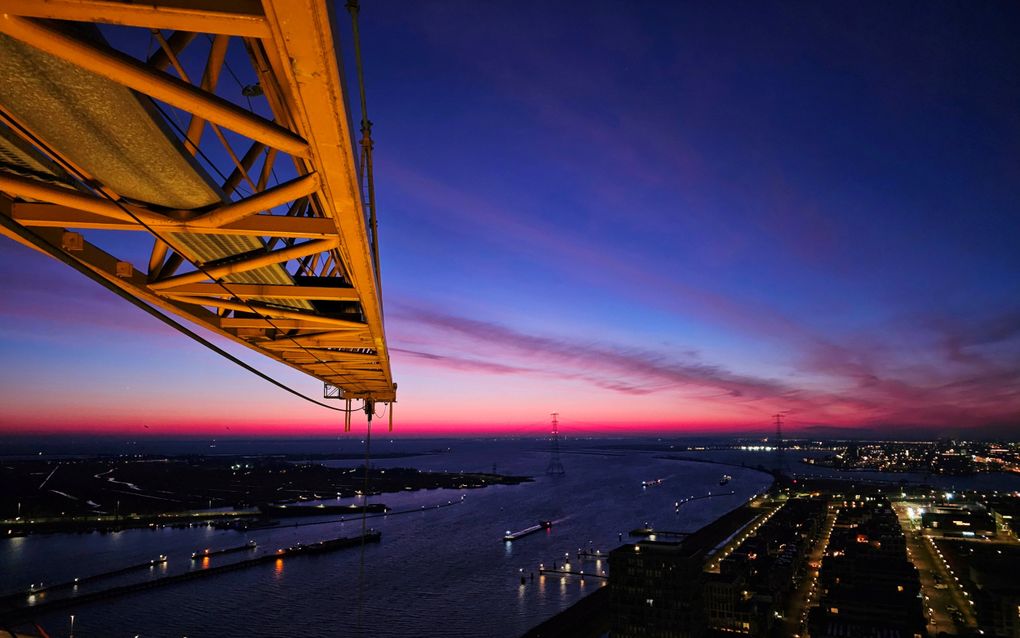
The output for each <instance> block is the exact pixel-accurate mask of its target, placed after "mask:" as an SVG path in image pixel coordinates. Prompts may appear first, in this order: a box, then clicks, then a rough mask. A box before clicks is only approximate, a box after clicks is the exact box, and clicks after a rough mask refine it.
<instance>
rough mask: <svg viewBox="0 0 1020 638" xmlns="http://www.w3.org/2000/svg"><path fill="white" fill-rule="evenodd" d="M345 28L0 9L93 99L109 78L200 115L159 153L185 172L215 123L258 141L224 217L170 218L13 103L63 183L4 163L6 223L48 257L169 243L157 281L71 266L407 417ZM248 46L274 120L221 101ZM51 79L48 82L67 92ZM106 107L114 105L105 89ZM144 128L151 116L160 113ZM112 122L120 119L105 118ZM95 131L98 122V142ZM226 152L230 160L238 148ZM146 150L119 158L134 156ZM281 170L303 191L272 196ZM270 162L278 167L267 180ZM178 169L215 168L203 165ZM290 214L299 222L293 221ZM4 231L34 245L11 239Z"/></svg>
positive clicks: (188, 9) (21, 2)
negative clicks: (374, 238)
mask: <svg viewBox="0 0 1020 638" xmlns="http://www.w3.org/2000/svg"><path fill="white" fill-rule="evenodd" d="M39 18H45V19H50V20H58V21H59V20H66V21H73V22H86V23H95V24H114V25H124V26H127V27H138V28H145V29H160V30H168V29H170V30H176V31H177V33H174V34H171V35H170V36H169V41H168V42H169V46H168V47H166V48H164V49H163V50H161V51H160V52H159V54H158V55H155V56H153V58H152V59H153V60H154V62H153V63H152V64H148V63H147V62H146V61H144V60H138V59H135V58H133V57H131V56H129V55H127V54H125V53H123V52H120V51H117V50H115V49H114V48H113V47H110V46H109V45H107V44H106V43H105V42H103V41H102V38H101V37H100V38H98V39H89V38H82V37H79V36H78V35H77V34H76V33H75V32H74V31H73V30H69V29H68V30H65V29H63V28H62V27H61V26H60V25H61V24H62V23H60V22H47V23H44V22H40V21H38V20H37V19H39ZM333 29H334V27H333V24H332V21H331V15H330V6H329V4H328V3H327V2H326V1H325V0H263V1H262V2H258V1H255V0H227V1H219V0H217V1H213V0H205V1H203V0H162V1H159V0H156V1H152V2H146V3H137V4H136V3H131V2H120V1H115V0H47V1H45V2H37V1H34V0H0V34H4V36H5V37H8V38H13V39H14V40H17V41H18V42H20V43H21V45H19V46H25V45H28V46H30V47H32V48H33V49H32V50H37V53H36V54H35V55H38V56H42V59H45V60H50V59H52V60H54V63H53V68H60V67H59V64H63V65H66V64H68V63H70V64H73V65H75V66H76V67H78V68H80V69H81V72H80V74H78V76H77V77H76V78H75V79H74V82H77V83H78V84H79V85H80V84H81V83H83V82H84V83H86V84H87V82H88V81H89V78H97V80H96V82H97V83H98V82H100V80H99V79H98V78H101V79H102V80H101V81H102V82H113V83H115V84H116V85H119V86H123V87H125V88H127V89H130V90H131V91H133V92H134V93H133V94H128V93H125V94H124V95H138V96H140V99H142V100H148V99H151V100H153V101H154V102H153V103H154V104H156V105H158V103H160V102H161V103H165V104H168V105H171V106H173V107H175V108H176V109H179V110H180V111H181V112H185V113H187V114H190V117H191V122H190V124H188V126H187V131H186V132H185V131H179V134H178V135H177V136H176V137H175V136H174V134H172V133H167V135H169V136H170V140H169V141H170V146H169V147H167V144H166V140H164V141H163V142H162V143H161V145H160V144H155V143H154V144H153V145H152V148H179V149H180V153H181V155H182V156H186V155H185V154H186V153H187V154H194V153H195V151H196V149H197V147H198V144H199V139H200V137H201V130H202V127H203V123H205V122H208V123H211V124H214V125H218V126H223V127H225V128H227V129H230V130H231V131H233V132H234V133H236V134H238V135H240V136H243V137H244V138H246V139H247V140H248V143H249V147H248V149H247V151H245V152H243V153H242V152H238V153H237V154H236V155H235V154H234V152H233V150H232V149H230V148H229V146H227V147H226V149H225V150H226V154H227V155H229V156H230V157H231V158H232V160H233V164H229V163H228V165H227V166H226V167H225V168H226V172H229V173H230V175H229V177H227V178H226V179H225V180H223V182H222V184H218V185H214V187H215V188H218V189H219V192H220V193H221V195H220V196H221V197H222V201H221V203H219V204H214V205H209V206H202V207H200V208H195V209H191V210H185V209H168V208H166V207H164V206H160V205H159V204H158V203H154V202H146V201H139V200H138V199H132V200H127V199H124V198H122V197H121V196H119V195H117V194H116V193H115V192H114V189H112V188H110V187H109V186H108V185H106V184H104V180H103V174H102V167H100V168H99V169H98V170H97V169H96V168H95V167H93V168H92V169H91V171H90V173H88V174H85V173H84V172H83V171H82V170H81V169H80V168H79V166H80V162H78V161H76V160H75V158H79V159H80V157H81V153H82V152H83V150H82V147H81V145H80V144H77V143H73V144H74V145H73V147H72V146H69V144H72V142H70V140H65V139H62V138H61V137H60V135H59V134H56V133H53V132H50V133H48V135H47V136H40V135H39V134H38V132H36V131H33V130H32V127H31V125H28V124H26V122H29V121H39V122H43V123H45V120H39V119H38V118H31V117H29V118H26V117H24V116H23V114H19V112H18V110H19V109H24V108H25V106H24V105H25V104H27V103H31V102H32V100H31V99H29V100H24V99H22V100H21V101H19V102H17V103H13V102H12V103H7V102H6V101H5V98H4V95H3V94H0V133H4V132H6V134H10V133H12V132H13V134H14V135H16V136H18V137H20V138H22V141H23V142H25V143H27V144H28V146H30V147H31V148H30V150H29V151H25V152H24V157H22V158H21V159H23V160H25V161H23V162H21V163H20V164H18V166H31V167H38V166H44V165H45V166H52V167H54V168H52V169H48V173H45V172H40V171H39V170H34V169H33V170H27V169H20V168H18V167H17V166H15V167H14V168H9V167H8V165H7V164H5V163H2V162H0V215H6V216H7V217H9V218H10V219H12V220H14V221H15V222H17V223H19V224H21V225H22V226H25V227H31V228H32V229H33V231H34V233H35V236H37V237H39V238H40V241H44V242H46V244H48V245H55V246H63V245H65V242H64V239H65V237H66V235H65V234H66V233H67V232H68V231H74V232H80V233H87V232H89V231H92V230H95V229H100V230H125V231H134V233H132V234H131V236H136V235H137V234H138V233H142V234H141V235H138V236H139V237H143V236H144V235H145V234H146V233H147V231H151V233H152V234H153V235H154V237H153V238H152V240H151V241H150V244H151V247H152V250H151V252H152V255H151V257H150V258H149V260H148V263H146V264H143V265H144V266H146V267H143V268H138V265H134V267H133V268H127V267H126V262H124V261H123V260H120V259H118V258H116V257H115V256H113V255H111V254H109V253H107V252H105V251H103V250H102V249H100V248H99V247H97V246H96V245H95V244H94V243H92V242H90V241H88V239H87V237H86V240H85V241H84V242H82V244H81V247H80V249H79V250H74V251H73V252H70V253H69V254H70V255H72V256H73V257H74V258H75V259H77V260H79V261H80V262H81V263H83V264H85V265H86V266H87V267H88V268H89V269H91V270H92V271H93V272H95V273H97V274H100V275H101V276H102V277H103V278H104V279H106V280H107V281H109V282H111V283H113V284H114V285H116V286H117V287H119V288H120V289H121V290H124V291H126V292H128V293H130V294H131V295H133V296H135V297H137V298H139V299H141V300H143V301H145V302H147V303H149V304H152V305H154V306H157V307H159V308H161V309H163V310H169V311H171V312H173V313H175V314H178V315H181V316H183V317H185V318H187V319H189V320H191V321H193V322H195V323H197V324H199V325H202V326H203V327H205V328H207V329H209V330H211V331H213V332H216V333H218V334H220V335H222V336H225V337H227V338H229V339H231V340H233V341H235V342H238V343H242V344H244V345H246V346H248V347H250V348H252V349H254V350H256V351H258V352H260V353H262V354H264V355H265V356H267V357H270V358H272V359H275V360H277V361H280V362H283V363H285V364H287V365H289V366H291V367H294V368H296V369H298V370H301V371H303V372H305V373H307V374H310V375H311V376H313V377H316V378H318V379H320V380H322V381H324V382H326V383H330V384H333V385H336V386H338V387H340V388H341V389H342V390H343V397H344V398H348V399H350V398H366V399H372V400H375V401H384V402H389V401H394V400H395V399H396V386H395V384H394V383H393V379H392V375H391V371H390V361H389V353H388V350H387V345H386V335H385V330H384V326H383V311H382V300H381V295H380V292H379V290H380V288H379V280H378V273H377V272H376V270H375V267H374V265H373V255H372V250H371V247H370V241H369V233H368V229H367V228H366V222H365V213H364V211H365V206H364V204H365V203H364V202H363V201H362V191H361V187H360V185H361V181H360V178H359V168H358V164H357V159H356V156H355V152H354V148H355V144H354V140H353V138H352V131H351V130H350V126H349V122H350V121H351V120H352V119H353V118H352V117H351V113H350V111H349V105H348V101H347V96H346V95H345V94H344V83H343V81H342V79H341V76H340V73H341V65H340V64H339V63H338V56H337V44H338V42H337V39H336V35H335V33H334V30H333ZM188 32H190V33H198V34H208V35H210V36H211V37H210V38H209V39H210V41H212V42H213V43H214V44H213V46H212V48H211V51H210V54H209V58H208V60H207V62H206V67H205V72H204V73H202V74H197V75H200V76H201V77H198V78H196V81H198V82H199V84H192V83H191V82H190V81H186V78H187V76H186V75H184V74H183V71H182V69H181V66H180V63H179V62H178V61H177V59H176V56H177V54H178V53H179V52H180V51H181V50H182V49H183V48H184V47H186V46H189V44H190V43H191V42H192V41H193V40H194V41H195V42H199V41H202V38H194V37H192V36H190V35H187V33H188ZM231 37H234V38H237V37H241V38H244V44H245V50H246V52H247V53H248V56H249V59H250V62H251V66H252V73H253V74H254V75H255V76H256V77H258V79H259V86H260V88H261V91H262V92H264V96H265V100H266V103H267V104H268V105H269V107H270V109H271V110H272V119H266V118H264V117H261V116H259V115H257V114H255V113H253V112H251V111H249V110H247V109H246V108H244V107H242V106H239V105H237V104H234V103H233V102H231V101H230V100H228V99H226V98H224V97H222V96H220V95H218V94H217V93H216V85H217V82H216V78H217V77H218V76H219V72H220V67H221V66H222V65H223V64H224V60H225V58H226V51H227V46H228V42H227V41H228V39H229V38H231ZM2 44H3V41H2V40H0V46H2ZM47 56H49V57H47ZM167 69H169V71H168V70H167ZM2 72H3V71H2V65H0V74H2ZM172 73H177V75H176V76H175V75H172ZM54 77H55V78H56V83H55V89H54V90H55V91H56V92H55V93H54V94H52V95H47V99H48V100H49V102H48V103H49V104H54V103H56V104H59V98H60V95H61V93H60V88H61V87H60V86H59V82H60V74H59V73H58V74H57V75H56V76H54ZM182 78H183V79H182ZM51 80H52V78H49V79H47V82H46V83H43V84H54V82H51ZM69 81H70V80H69ZM2 82H3V77H0V83H2ZM97 86H99V85H98V84H97ZM98 92H99V94H100V95H102V94H103V93H102V89H98ZM20 97H21V98H24V97H25V96H20ZM29 97H31V96H30V95H29ZM117 99H127V98H125V97H123V96H121V97H118V98H117ZM76 107H77V108H79V109H87V108H100V107H95V106H93V105H88V104H86V105H84V106H82V105H80V104H77V105H76ZM146 108H148V107H146ZM138 112H140V113H142V112H144V113H145V114H146V117H148V116H149V114H150V112H151V114H155V113H156V110H155V109H154V108H149V109H148V110H143V111H138ZM31 115H38V114H31ZM95 115H96V117H109V115H107V114H106V113H105V112H103V111H102V109H101V108H100V110H99V111H97V112H96V113H95ZM152 117H155V118H156V120H153V121H154V122H157V126H155V127H148V128H147V129H144V130H146V131H150V130H155V131H158V130H161V129H160V128H159V127H163V128H164V129H166V130H167V131H169V127H168V126H167V125H166V123H159V122H158V121H157V120H158V119H159V116H156V115H152ZM89 124H90V121H82V122H81V126H82V127H83V128H84V129H85V132H84V135H85V136H86V138H87V136H88V135H89V129H88V127H89ZM214 130H215V131H217V132H218V131H219V129H218V128H215V129H214ZM96 134H97V135H99V134H100V133H98V132H97V133H96ZM101 134H102V136H103V141H104V142H107V141H109V140H108V139H107V138H109V136H111V135H113V136H116V135H117V127H116V126H105V127H104V128H103V131H102V133H101ZM206 137H207V138H208V137H209V136H206ZM189 138H192V139H191V141H192V142H193V143H192V144H190V145H189V144H188V139H189ZM215 138H216V139H218V141H219V142H220V143H221V144H223V145H224V146H226V144H227V140H226V138H224V137H223V136H222V135H220V134H218V135H217V136H215ZM216 139H214V140H213V142H212V143H215V141H216ZM113 142H114V143H118V142H117V140H113ZM133 142H134V140H124V141H121V142H119V143H120V144H121V145H122V147H123V148H130V147H131V146H132V143H133ZM143 142H144V140H143ZM232 143H234V144H236V142H232ZM105 148H109V145H107V146H106V147H105ZM242 150H244V149H242ZM151 155H154V154H152V153H150V156H151ZM143 157H144V155H143ZM239 157H240V159H238V158H239ZM278 157H279V158H289V161H291V162H293V166H294V168H295V169H296V172H297V177H296V178H294V179H291V180H289V181H286V182H283V183H282V184H280V185H278V186H274V187H268V182H269V178H270V173H271V169H272V166H273V162H275V161H278ZM259 158H262V165H261V169H255V170H256V172H252V171H253V167H254V166H255V165H256V164H255V162H256V161H257V160H258V159H259ZM32 160H38V161H32ZM46 162H48V163H46ZM167 165H175V166H182V167H186V169H187V170H189V171H190V170H200V169H199V168H197V165H195V164H193V163H189V162H178V163H177V164H167ZM191 167H196V168H194V169H193V168H191ZM44 173H45V174H44ZM182 177H186V178H187V180H190V183H197V182H196V180H197V179H207V178H204V177H202V178H200V177H198V176H197V174H188V175H186V176H182ZM187 180H182V181H187ZM242 182H245V184H246V185H247V186H249V187H250V189H249V190H251V191H253V192H251V193H248V194H246V195H244V196H238V195H237V194H236V193H235V189H237V188H238V186H239V185H240V184H241V183H242ZM280 208H287V209H288V210H287V212H286V214H281V213H280V212H279V209H280ZM274 210H275V211H277V212H271V211H274ZM0 232H3V233H4V234H5V235H8V236H11V237H12V238H13V239H15V240H17V241H19V242H22V243H28V242H26V239H25V238H24V237H20V236H18V235H16V234H14V233H11V232H9V231H6V230H2V231H0ZM35 247H36V248H38V247H39V246H35ZM189 262H190V265H189ZM178 269H182V272H180V273H178V272H176V271H177V270H178Z"/></svg>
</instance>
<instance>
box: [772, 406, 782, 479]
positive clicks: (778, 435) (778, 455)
mask: <svg viewBox="0 0 1020 638" xmlns="http://www.w3.org/2000/svg"><path fill="white" fill-rule="evenodd" d="M772 418H774V419H775V420H776V446H775V455H776V459H775V465H776V467H775V470H776V474H782V472H783V470H784V469H785V463H784V460H785V459H784V458H783V413H782V412H780V413H778V414H773V415H772Z"/></svg>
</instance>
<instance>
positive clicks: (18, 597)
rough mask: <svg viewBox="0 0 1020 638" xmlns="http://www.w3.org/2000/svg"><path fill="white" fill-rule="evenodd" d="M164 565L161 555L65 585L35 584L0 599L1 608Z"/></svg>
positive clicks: (163, 557) (164, 559) (164, 561)
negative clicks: (35, 597) (34, 597)
mask: <svg viewBox="0 0 1020 638" xmlns="http://www.w3.org/2000/svg"><path fill="white" fill-rule="evenodd" d="M164 563H166V556H165V555H163V554H160V555H159V557H157V558H153V559H152V560H149V561H145V562H144V563H138V564H137V565H129V566H128V567H122V568H121V569H115V570H113V571H109V572H102V573H100V574H93V575H91V576H83V577H81V578H75V579H74V580H69V581H66V582H63V583H57V584H55V585H49V586H48V587H43V585H42V583H40V584H39V586H38V587H36V586H35V584H33V585H32V586H31V587H29V588H28V590H27V591H25V592H17V593H14V594H7V595H6V596H3V597H0V607H4V606H7V605H17V604H18V602H19V601H22V600H24V601H27V600H28V599H30V598H31V597H33V596H37V597H38V596H45V595H46V594H49V593H52V592H57V591H61V590H64V589H74V588H76V587H78V586H80V585H85V584H87V583H94V582H96V581H97V580H104V579H107V578H113V577H115V576H121V575H123V574H129V573H131V572H133V571H138V570H140V569H151V568H153V567H156V566H157V565H162V564H164Z"/></svg>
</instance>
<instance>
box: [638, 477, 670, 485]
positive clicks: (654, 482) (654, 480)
mask: <svg viewBox="0 0 1020 638" xmlns="http://www.w3.org/2000/svg"><path fill="white" fill-rule="evenodd" d="M664 480H666V479H661V478H660V479H652V480H650V481H641V487H652V486H653V485H662V482H663V481H664Z"/></svg>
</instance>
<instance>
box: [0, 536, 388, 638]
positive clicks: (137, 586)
mask: <svg viewBox="0 0 1020 638" xmlns="http://www.w3.org/2000/svg"><path fill="white" fill-rule="evenodd" d="M381 539H382V533H381V532H379V531H375V530H371V531H369V532H367V533H366V534H364V535H359V536H352V537H340V538H334V539H330V540H325V541H320V542H318V543H312V544H310V545H294V546H292V547H286V548H281V549H278V550H276V551H275V552H272V553H267V554H261V555H259V556H255V557H253V558H247V559H244V560H240V561H237V562H233V563H227V564H226V565H217V566H216V567H207V568H205V569H196V570H192V571H189V572H184V573H182V574H174V575H172V576H163V577H162V578H156V579H153V580H147V581H142V582H138V583H131V584H129V585H121V586H118V587H111V588H109V589H104V590H101V591H95V592H91V593H75V594H74V595H71V596H66V597H63V598H55V599H52V600H45V601H39V602H36V603H35V604H28V605H21V606H13V605H11V606H10V607H8V608H6V609H0V626H4V625H7V624H12V623H14V622H17V621H20V620H23V619H25V618H32V617H35V616H38V615H40V614H43V613H48V612H50V611H53V610H56V609H64V608H67V607H76V606H78V605H83V604H85V603H90V602H95V601H99V600H109V599H112V598H117V597H119V596H124V595H126V594H131V593H134V592H140V591H146V590H149V589H156V588H157V587H163V586H166V585H173V584H176V583H183V582H188V581H192V580H196V579H199V578H205V577H207V576H213V575H215V574H223V573H226V572H233V571H238V570H241V569H247V568H248V567H254V566H256V565H261V564H264V563H271V562H275V561H278V560H283V559H284V558H291V557H294V556H301V555H305V554H309V555H310V554H322V553H325V552H329V551H334V550H339V549H344V548H348V547H359V546H361V545H362V544H363V543H378V542H379V541H380V540H381ZM161 558H162V560H163V562H165V561H166V557H165V556H164V557H161ZM147 566H149V563H143V564H142V565H141V566H132V567H130V568H125V569H122V570H118V571H116V572H107V573H106V574H102V575H101V576H102V577H108V576H110V575H113V574H119V573H124V572H126V571H131V570H134V569H138V568H139V567H147ZM96 578H97V577H90V578H89V580H95V579H96ZM81 582H84V581H83V580H81V579H79V581H77V583H71V584H72V585H74V584H78V583H81ZM61 586H62V587H65V586H66V584H62V585H61ZM51 589H52V588H51ZM30 595H34V594H27V595H24V596H23V595H21V594H18V595H17V596H18V597H19V598H23V599H24V600H25V601H26V602H27V598H28V596H30ZM9 602H10V603H14V602H15V601H9Z"/></svg>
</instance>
